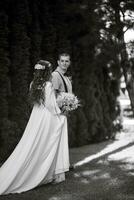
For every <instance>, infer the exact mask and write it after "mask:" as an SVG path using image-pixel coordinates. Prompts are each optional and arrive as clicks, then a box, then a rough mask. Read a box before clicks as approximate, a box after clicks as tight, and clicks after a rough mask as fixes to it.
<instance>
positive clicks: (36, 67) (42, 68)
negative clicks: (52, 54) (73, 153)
mask: <svg viewBox="0 0 134 200" xmlns="http://www.w3.org/2000/svg"><path fill="white" fill-rule="evenodd" d="M50 66H51V63H49V62H48V67H50ZM34 69H41V70H44V69H46V66H45V65H41V64H36V65H35V66H34Z"/></svg>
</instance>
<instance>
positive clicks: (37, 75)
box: [29, 60, 52, 104]
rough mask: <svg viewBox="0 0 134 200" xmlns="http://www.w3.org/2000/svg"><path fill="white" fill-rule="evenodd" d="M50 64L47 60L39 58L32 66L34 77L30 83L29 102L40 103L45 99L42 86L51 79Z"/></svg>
mask: <svg viewBox="0 0 134 200" xmlns="http://www.w3.org/2000/svg"><path fill="white" fill-rule="evenodd" d="M51 73H52V65H51V63H50V62H49V61H46V60H40V61H38V62H37V64H36V65H35V66H34V78H33V81H32V82H31V84H30V94H29V100H30V103H32V104H35V103H38V104H41V103H43V102H44V101H45V94H44V88H45V85H46V82H47V81H49V80H50V79H51Z"/></svg>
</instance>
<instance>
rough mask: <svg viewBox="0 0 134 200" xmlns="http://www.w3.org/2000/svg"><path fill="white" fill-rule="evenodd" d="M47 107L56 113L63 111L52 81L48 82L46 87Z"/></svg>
mask: <svg viewBox="0 0 134 200" xmlns="http://www.w3.org/2000/svg"><path fill="white" fill-rule="evenodd" d="M45 107H46V108H47V109H48V110H49V111H50V112H51V113H52V114H54V115H58V114H60V113H61V110H60V108H59V107H58V105H57V102H56V96H55V92H54V88H53V86H52V83H49V84H47V85H46V87H45Z"/></svg>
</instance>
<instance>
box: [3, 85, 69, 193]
mask: <svg viewBox="0 0 134 200" xmlns="http://www.w3.org/2000/svg"><path fill="white" fill-rule="evenodd" d="M44 91H45V98H46V99H45V106H44V105H43V104H41V105H34V107H33V110H32V113H31V116H30V119H29V121H28V124H27V126H26V129H25V131H24V134H23V136H22V138H21V140H20V142H19V143H18V145H17V146H16V148H15V149H14V151H13V153H12V154H11V155H10V157H9V158H8V159H7V160H6V162H5V163H4V164H3V165H2V167H1V168H0V194H1V195H2V194H9V193H21V192H24V191H28V190H30V189H32V188H35V187H36V186H38V185H41V184H45V183H48V182H51V181H53V179H54V178H55V177H56V175H59V174H61V175H62V174H63V175H64V173H63V172H66V171H68V170H69V153H68V135H67V119H66V117H65V116H64V115H61V114H60V109H59V107H58V106H57V103H56V99H55V94H54V90H53V88H52V84H51V83H50V82H47V84H46V86H45V90H44Z"/></svg>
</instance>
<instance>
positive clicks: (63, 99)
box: [57, 92, 80, 114]
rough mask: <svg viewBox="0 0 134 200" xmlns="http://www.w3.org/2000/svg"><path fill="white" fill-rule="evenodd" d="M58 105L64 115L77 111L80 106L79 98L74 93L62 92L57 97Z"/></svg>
mask: <svg viewBox="0 0 134 200" xmlns="http://www.w3.org/2000/svg"><path fill="white" fill-rule="evenodd" d="M57 104H58V106H59V108H60V109H61V111H62V113H63V114H67V113H68V112H70V111H72V110H76V109H77V108H78V106H80V101H79V100H78V98H77V96H75V95H74V94H72V93H66V92H61V93H60V94H59V95H58V97H57Z"/></svg>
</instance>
